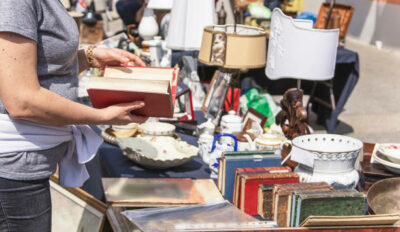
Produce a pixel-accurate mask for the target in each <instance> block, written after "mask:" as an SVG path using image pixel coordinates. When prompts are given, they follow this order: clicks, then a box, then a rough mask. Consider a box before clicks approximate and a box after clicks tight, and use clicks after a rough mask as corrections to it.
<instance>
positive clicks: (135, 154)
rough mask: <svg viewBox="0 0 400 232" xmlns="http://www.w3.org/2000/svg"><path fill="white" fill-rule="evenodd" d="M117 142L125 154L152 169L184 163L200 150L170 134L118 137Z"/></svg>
mask: <svg viewBox="0 0 400 232" xmlns="http://www.w3.org/2000/svg"><path fill="white" fill-rule="evenodd" d="M117 142H118V145H119V147H120V148H121V149H122V151H123V154H124V155H126V156H128V157H129V158H130V159H132V160H133V161H134V162H136V163H138V164H140V165H142V166H144V167H147V168H152V169H161V168H171V167H176V166H179V165H182V164H184V163H186V162H187V161H189V160H190V159H192V158H194V157H196V156H197V154H198V152H199V149H198V148H197V147H195V146H192V145H190V144H188V143H186V142H184V141H179V140H176V139H175V138H174V137H169V136H144V137H138V138H118V139H117Z"/></svg>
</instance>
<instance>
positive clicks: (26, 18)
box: [0, 0, 55, 41]
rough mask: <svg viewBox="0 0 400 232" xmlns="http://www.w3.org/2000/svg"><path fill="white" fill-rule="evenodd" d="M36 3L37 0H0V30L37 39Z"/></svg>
mask: <svg viewBox="0 0 400 232" xmlns="http://www.w3.org/2000/svg"><path fill="white" fill-rule="evenodd" d="M50 1H55V0H50ZM38 4H39V3H38V1H37V0H0V32H13V33H16V34H19V35H22V36H24V37H26V38H28V39H32V40H34V41H37V40H38V38H37V37H38V36H37V34H38V33H37V31H38V12H39V11H38V9H39V6H38Z"/></svg>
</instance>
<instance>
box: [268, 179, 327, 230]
mask: <svg viewBox="0 0 400 232" xmlns="http://www.w3.org/2000/svg"><path fill="white" fill-rule="evenodd" d="M324 190H333V187H332V186H330V185H329V184H328V183H326V182H319V183H298V184H285V185H274V187H273V192H272V202H273V205H272V215H273V219H274V221H276V222H277V223H278V225H279V226H282V227H288V226H289V225H290V219H291V218H290V215H291V211H292V194H293V193H294V192H295V191H299V192H300V191H324Z"/></svg>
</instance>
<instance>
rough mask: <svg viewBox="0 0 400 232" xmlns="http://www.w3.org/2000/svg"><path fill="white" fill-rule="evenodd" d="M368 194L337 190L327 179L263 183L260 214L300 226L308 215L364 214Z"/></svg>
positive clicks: (260, 188) (286, 225) (260, 192)
mask: <svg viewBox="0 0 400 232" xmlns="http://www.w3.org/2000/svg"><path fill="white" fill-rule="evenodd" d="M364 209H365V196H364V195H363V194H362V193H360V192H358V191H356V190H354V189H351V190H334V189H333V187H332V186H330V185H329V184H327V183H325V182H318V183H295V184H274V185H260V186H259V188H258V206H257V210H258V211H257V212H258V214H259V215H260V216H261V217H262V218H265V219H273V220H274V221H276V222H277V224H278V226H279V227H297V226H299V225H300V223H302V222H303V221H304V220H305V219H306V218H307V217H308V216H354V215H363V214H364Z"/></svg>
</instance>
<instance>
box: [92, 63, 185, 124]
mask: <svg viewBox="0 0 400 232" xmlns="http://www.w3.org/2000/svg"><path fill="white" fill-rule="evenodd" d="M120 69H123V70H127V71H126V73H125V72H121V73H122V74H121V73H119V72H117V73H113V72H111V71H109V70H120ZM128 70H130V72H129V71H128ZM160 70H163V69H155V68H143V67H109V68H108V67H107V68H106V69H105V71H104V74H105V75H104V77H91V78H90V79H89V83H88V88H87V92H88V95H89V98H90V100H91V102H92V105H93V107H95V108H104V107H107V106H110V105H114V104H118V103H127V102H133V101H144V102H145V106H144V107H143V108H141V109H138V110H136V111H135V114H139V115H144V116H151V117H172V116H173V108H174V102H175V95H176V85H177V83H178V82H177V81H178V78H177V76H176V75H177V69H166V70H167V71H168V72H164V70H163V72H160ZM109 75H111V76H109Z"/></svg>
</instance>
